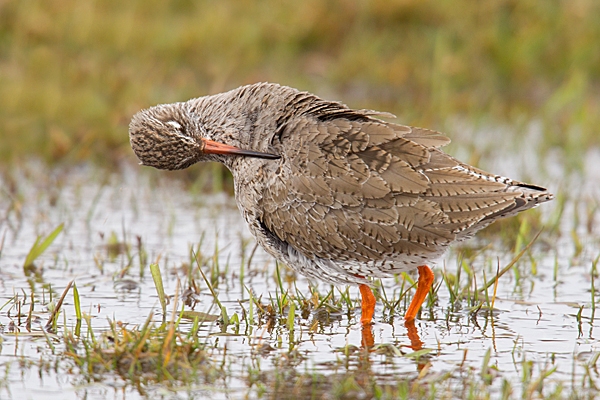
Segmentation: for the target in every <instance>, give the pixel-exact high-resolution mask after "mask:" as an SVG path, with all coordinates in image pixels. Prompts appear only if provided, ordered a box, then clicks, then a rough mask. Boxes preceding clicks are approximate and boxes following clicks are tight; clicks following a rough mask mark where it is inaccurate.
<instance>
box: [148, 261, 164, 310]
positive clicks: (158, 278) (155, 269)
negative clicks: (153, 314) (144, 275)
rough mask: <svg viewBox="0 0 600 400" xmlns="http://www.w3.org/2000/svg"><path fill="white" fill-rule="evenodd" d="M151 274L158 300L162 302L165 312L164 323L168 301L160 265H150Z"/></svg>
mask: <svg viewBox="0 0 600 400" xmlns="http://www.w3.org/2000/svg"><path fill="white" fill-rule="evenodd" d="M150 273H151V274H152V279H153V280H154V286H155V287H156V293H157V294H158V300H159V301H160V307H161V308H162V312H163V321H164V320H165V318H166V317H167V300H166V296H165V287H164V286H163V280H162V275H161V274H160V267H159V266H158V264H154V263H153V264H150Z"/></svg>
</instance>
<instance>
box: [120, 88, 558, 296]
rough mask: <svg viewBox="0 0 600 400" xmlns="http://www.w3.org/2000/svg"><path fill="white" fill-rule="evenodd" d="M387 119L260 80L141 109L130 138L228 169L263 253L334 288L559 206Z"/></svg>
mask: <svg viewBox="0 0 600 400" xmlns="http://www.w3.org/2000/svg"><path fill="white" fill-rule="evenodd" d="M382 115H383V116H386V117H389V115H387V114H381V113H378V112H375V111H370V110H353V109H350V108H348V107H346V106H345V105H343V104H341V103H337V102H331V101H325V100H322V99H320V98H318V97H317V96H315V95H312V94H310V93H306V92H300V91H297V90H295V89H292V88H289V87H285V86H279V85H276V84H267V83H261V84H255V85H249V86H243V87H240V88H238V89H235V90H232V91H230V92H227V93H222V94H218V95H214V96H206V97H201V98H198V99H193V100H190V101H187V102H184V103H175V104H165V105H159V106H156V107H152V108H149V109H147V110H143V111H141V112H139V113H138V114H136V115H135V116H134V117H133V119H132V121H131V125H130V130H129V133H130V139H131V145H132V147H133V150H134V151H135V153H136V154H137V156H138V158H139V159H140V160H141V162H142V164H144V165H149V166H153V167H156V168H162V169H180V168H186V167H188V166H190V165H192V164H194V163H196V162H198V161H219V162H222V163H223V164H225V165H226V166H227V167H228V168H229V169H230V170H231V172H232V174H233V177H234V182H235V192H236V200H237V204H238V207H239V209H240V211H241V212H242V214H243V216H244V218H245V219H246V221H247V223H248V225H249V227H250V230H251V232H252V234H253V235H254V236H255V237H256V239H257V241H258V242H259V243H260V244H261V245H262V246H263V247H264V248H265V250H266V251H267V252H269V253H270V254H271V255H273V256H274V257H276V258H278V259H279V260H281V261H283V262H285V263H286V264H287V265H289V266H290V267H291V268H293V269H295V270H297V271H298V272H300V273H301V274H304V275H306V276H308V277H310V278H314V279H319V280H323V281H327V282H332V283H343V284H368V283H369V278H371V277H384V276H389V275H391V274H394V273H398V272H401V271H407V270H410V269H413V268H416V267H417V266H421V265H425V264H428V263H430V262H432V261H435V259H437V258H439V257H440V256H441V254H442V253H443V252H444V251H445V249H446V248H447V247H448V245H450V244H451V243H452V242H454V241H456V240H461V239H464V238H466V237H468V236H470V235H472V234H473V233H475V232H476V231H477V230H479V229H481V228H483V227H485V226H487V225H488V224H489V223H491V222H493V221H495V220H497V219H499V218H502V217H506V216H510V215H514V214H516V213H518V212H520V211H523V210H526V209H529V208H531V207H534V206H535V205H537V204H539V203H541V202H544V201H548V200H550V199H551V198H552V195H551V194H550V193H548V192H547V191H546V189H544V188H542V187H538V186H534V185H529V184H525V183H521V182H517V181H513V180H511V179H508V178H504V177H501V176H497V175H493V174H489V173H487V172H484V171H481V170H479V169H476V168H474V167H471V166H469V165H467V164H464V163H462V162H460V161H458V160H456V159H455V158H453V157H451V156H449V155H447V154H445V153H443V152H442V151H441V150H440V148H441V147H442V146H444V145H446V144H447V143H449V141H450V140H449V139H448V138H447V137H446V136H444V135H442V134H441V133H439V132H435V131H431V130H428V129H422V128H414V127H409V126H403V125H397V124H393V123H389V122H384V121H382V120H381V119H378V118H377V117H378V116H382ZM220 145H226V146H225V147H222V148H221V147H219V146H220ZM419 305H420V304H419Z"/></svg>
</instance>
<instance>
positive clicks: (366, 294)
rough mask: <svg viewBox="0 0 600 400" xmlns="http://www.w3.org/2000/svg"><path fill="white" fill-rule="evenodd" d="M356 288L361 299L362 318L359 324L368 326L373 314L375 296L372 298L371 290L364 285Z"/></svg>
mask: <svg viewBox="0 0 600 400" xmlns="http://www.w3.org/2000/svg"><path fill="white" fill-rule="evenodd" d="M358 288H359V289H360V296H361V297H362V304H361V309H362V316H361V318H360V322H361V323H362V324H363V325H369V324H370V323H371V320H372V319H373V314H374V313H375V303H376V301H375V296H373V292H372V291H371V288H370V287H369V286H367V285H365V284H361V285H359V286H358Z"/></svg>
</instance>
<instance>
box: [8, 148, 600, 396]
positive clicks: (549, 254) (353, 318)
mask: <svg viewBox="0 0 600 400" xmlns="http://www.w3.org/2000/svg"><path fill="white" fill-rule="evenodd" d="M586 157H587V159H588V161H589V165H598V164H597V162H598V161H600V160H599V158H600V157H599V156H598V153H597V152H593V151H592V152H590V153H589V154H588V155H587V156H586ZM527 162H528V161H527V160H526V159H524V160H520V161H518V162H517V163H515V162H513V163H510V162H507V161H506V160H495V161H492V164H494V165H496V166H497V168H501V169H502V168H505V169H506V170H507V171H506V172H507V173H509V172H510V173H512V172H513V169H515V170H517V171H519V170H520V168H519V167H518V165H524V164H526V163H527ZM515 165H517V168H515ZM555 165H556V163H549V167H548V169H551V168H555ZM497 168H496V170H497ZM593 171H595V169H593V168H590V171H588V172H587V173H586V175H585V179H582V180H581V181H585V182H587V183H588V184H587V185H585V186H586V188H587V189H586V190H585V191H584V190H579V189H578V187H579V186H577V184H576V183H572V185H575V186H576V188H575V189H573V188H571V189H572V190H574V191H576V193H575V195H573V196H572V197H569V198H568V199H567V206H566V207H565V213H564V214H563V218H562V220H561V221H562V222H561V225H560V226H561V230H562V232H563V234H562V235H560V236H555V237H553V239H552V242H545V243H544V242H543V241H541V242H540V243H539V244H538V245H536V246H535V247H534V248H533V250H532V252H531V254H530V255H527V256H526V257H525V258H524V259H523V260H522V261H521V263H520V264H519V267H518V272H513V271H511V272H509V273H507V274H506V275H505V276H503V277H502V278H501V280H500V282H499V285H498V291H497V298H496V300H495V303H494V309H493V311H486V310H485V309H481V310H479V312H474V309H472V308H471V307H470V304H468V303H467V302H460V303H458V304H456V305H455V306H454V307H452V305H451V304H450V295H449V292H448V290H447V288H446V287H445V285H444V284H443V283H442V286H441V288H440V289H439V291H438V296H439V297H438V301H437V303H436V304H435V305H434V307H432V308H430V309H425V310H424V311H423V314H422V316H421V319H419V320H418V321H417V323H416V332H417V335H418V338H419V340H420V341H421V342H422V343H423V345H422V347H423V348H424V349H429V352H428V353H427V354H425V355H423V356H422V357H421V358H415V357H413V356H411V354H413V355H414V353H413V350H414V343H413V347H412V348H411V340H410V338H409V336H408V335H407V333H408V332H407V327H405V326H404V323H403V321H402V318H401V317H400V316H398V315H396V316H395V317H394V316H390V315H387V313H385V312H384V310H383V306H382V305H381V304H378V308H377V309H376V315H375V324H374V326H373V327H372V335H373V341H374V344H375V350H374V351H372V352H371V353H370V354H369V355H368V356H367V357H366V358H365V357H362V358H357V357H354V356H353V354H355V353H354V352H355V351H356V349H359V348H360V346H361V342H362V340H363V335H364V332H362V330H361V327H360V324H359V318H360V312H359V311H358V310H351V309H348V308H347V307H343V308H342V309H341V310H340V311H339V312H333V313H332V314H330V315H329V318H328V320H327V321H326V322H322V321H321V322H320V323H319V324H317V325H318V327H317V328H316V329H314V327H313V321H314V319H315V318H316V317H315V315H310V316H309V317H308V318H306V319H303V318H301V317H300V316H297V317H296V321H295V325H294V330H293V331H289V330H288V329H287V328H286V327H285V325H278V326H276V327H275V328H274V329H272V330H268V329H266V328H265V327H264V325H263V326H261V325H258V324H257V325H255V326H250V327H246V326H244V324H242V326H241V329H240V333H239V334H234V333H235V332H233V331H232V328H229V330H228V331H227V332H226V333H227V334H223V333H222V328H221V327H219V325H218V324H216V323H212V324H207V325H205V326H203V327H202V329H201V330H200V334H202V335H205V338H204V339H205V341H206V342H207V343H209V344H210V348H211V349H212V356H213V357H214V359H215V360H218V361H219V362H220V361H221V360H224V361H223V362H225V363H226V364H227V369H228V371H229V373H228V374H227V375H226V376H224V377H223V378H222V379H221V380H219V381H218V382H216V383H215V384H214V385H211V386H210V387H206V386H202V385H200V384H199V385H198V387H186V388H180V389H172V388H171V389H169V390H168V391H167V390H166V389H165V388H164V387H161V386H156V387H150V388H146V390H147V391H146V392H145V395H146V396H148V397H153V396H159V395H162V396H166V397H183V398H185V397H193V396H199V397H202V396H206V395H210V396H211V397H213V398H228V397H232V398H237V397H240V396H244V395H247V394H248V395H249V396H250V397H256V396H258V393H260V390H257V386H256V384H250V383H249V379H248V376H249V374H250V371H255V370H260V371H261V372H262V373H268V372H269V371H271V372H272V371H276V370H278V369H281V368H288V369H293V370H295V371H298V373H309V374H315V373H316V374H323V375H325V376H328V375H331V374H340V373H345V372H351V373H354V374H355V375H356V376H357V377H360V376H368V377H370V379H374V380H375V381H377V382H378V383H380V384H383V383H389V384H397V382H398V381H399V380H403V379H414V378H417V377H418V376H419V377H420V379H422V382H433V383H435V382H436V381H442V380H443V381H444V382H447V385H452V384H455V385H460V384H461V383H460V382H461V375H465V374H468V373H473V374H475V375H476V376H478V375H477V374H478V373H479V371H481V368H482V362H483V360H484V359H485V355H486V352H488V351H490V354H491V357H490V359H489V364H488V365H489V366H491V367H492V369H489V370H488V371H492V372H491V374H492V375H493V377H492V379H491V381H490V390H491V391H492V393H494V392H497V393H499V392H500V390H501V386H502V380H504V379H505V380H507V381H509V382H510V383H511V385H512V387H513V392H514V393H515V394H517V395H520V394H521V392H522V391H525V390H526V389H525V387H526V384H524V383H523V374H524V372H523V370H524V368H527V367H531V369H532V377H531V379H528V380H527V381H526V383H527V384H528V383H529V382H530V381H533V380H535V379H538V378H540V377H541V376H542V375H543V374H544V373H547V372H549V371H550V372H551V374H550V376H549V377H548V378H546V380H545V388H544V390H545V391H552V390H553V388H554V387H556V385H562V386H564V387H565V388H567V389H568V388H570V387H585V384H584V385H583V386H582V383H581V382H582V381H583V380H584V379H592V381H597V379H598V376H592V377H590V376H587V378H586V365H587V364H588V363H589V362H590V360H593V358H594V357H595V355H597V353H598V351H600V349H599V348H598V342H597V340H596V339H595V338H596V335H597V333H596V330H597V328H598V322H596V319H595V318H594V312H593V310H592V307H591V306H592V296H593V293H592V292H591V287H592V282H591V279H592V274H591V268H592V262H593V261H594V260H595V259H596V257H598V255H599V254H600V251H599V250H598V242H599V241H598V237H599V235H598V229H597V228H596V227H595V226H594V225H593V224H592V226H591V227H590V228H589V229H588V226H589V225H590V224H589V223H586V218H587V217H586V216H589V215H590V212H589V211H587V210H590V209H592V208H593V205H594V204H596V206H597V204H598V203H597V199H598V198H599V197H598V194H597V193H596V192H595V189H593V188H597V187H600V176H598V174H597V173H595V172H593ZM513 175H514V174H513ZM156 176H159V178H156ZM516 176H519V174H518V173H517V174H516ZM169 178H170V177H169V175H168V174H164V175H152V177H150V176H149V175H147V174H143V173H140V170H139V167H137V166H132V167H124V168H123V170H122V172H121V173H119V174H113V175H109V176H106V175H105V173H104V172H102V171H98V170H94V169H92V168H90V167H79V168H70V169H68V170H59V169H56V170H51V171H48V170H47V169H44V168H42V167H40V166H39V165H36V164H32V165H28V166H26V167H24V168H22V169H20V170H17V171H13V172H12V173H11V174H10V178H7V179H5V180H4V182H3V190H2V192H1V195H0V210H1V213H2V214H0V216H1V220H0V235H1V237H2V238H3V239H2V240H3V241H2V253H1V256H0V303H2V304H4V307H3V308H2V309H1V310H0V323H1V324H2V329H3V334H2V347H1V352H0V365H2V366H3V367H4V371H5V374H4V375H3V376H4V378H3V381H2V382H1V383H0V398H19V399H20V398H36V399H44V398H56V397H57V396H60V398H88V399H89V398H106V397H107V396H108V397H110V398H140V397H144V395H142V394H140V392H139V391H138V390H136V389H135V388H132V387H131V386H130V385H128V384H127V382H125V381H123V380H121V379H120V378H118V377H116V376H111V375H110V374H108V375H107V376H106V379H105V380H103V381H102V382H96V383H83V382H85V380H83V379H81V377H80V376H78V375H77V372H76V370H67V367H66V366H63V364H60V366H59V367H58V368H47V369H43V368H41V369H40V367H38V366H37V365H38V364H39V361H40V360H42V359H43V360H55V358H53V356H52V349H51V346H50V345H49V344H48V340H51V341H53V343H55V344H57V345H58V344H59V341H58V340H54V339H52V336H50V338H49V339H48V338H46V337H44V336H42V335H40V331H41V327H42V326H43V325H44V324H45V322H46V320H47V318H48V315H49V313H48V311H47V304H48V303H49V301H50V297H51V295H52V297H53V298H54V301H56V297H57V296H58V295H59V294H60V293H61V292H62V290H63V289H64V287H65V286H66V284H67V283H68V282H69V281H70V280H72V279H74V280H75V282H76V284H77V287H78V289H79V294H80V297H81V301H82V308H83V310H84V311H85V312H86V313H88V314H89V315H91V316H92V329H93V330H94V332H96V333H99V332H101V331H102V330H106V329H107V328H108V326H109V323H108V320H117V321H122V322H124V323H128V324H130V325H131V326H133V325H141V324H143V323H144V321H145V320H146V318H147V317H148V315H149V314H150V313H151V312H152V311H153V312H154V313H155V319H156V320H157V321H160V319H161V311H160V306H159V304H158V297H157V295H156V290H155V287H154V283H153V281H152V278H151V276H150V273H149V271H148V262H155V261H158V263H159V264H160V266H161V269H162V271H163V279H164V282H165V290H166V292H167V293H168V294H174V293H175V291H176V286H177V283H178V282H183V281H185V268H184V267H183V266H185V265H186V264H189V263H190V248H192V247H193V248H195V249H199V250H200V254H201V255H202V256H203V257H205V258H206V259H207V260H208V259H211V258H212V257H213V256H214V255H215V254H217V256H216V258H217V259H218V262H219V265H220V272H221V273H222V276H221V278H220V279H219V284H218V285H217V287H216V289H217V292H218V296H219V299H220V300H221V302H222V303H223V304H224V305H225V306H226V308H227V311H228V313H229V314H230V315H232V314H233V313H237V314H238V315H240V316H241V315H242V313H243V310H242V306H243V305H246V306H245V307H247V304H248V303H247V299H248V293H247V292H246V291H245V290H244V289H243V286H242V283H241V282H240V273H241V271H240V264H241V262H242V259H244V260H246V261H247V258H248V255H249V254H250V252H251V250H252V248H253V241H252V238H251V236H250V234H249V232H248V230H247V229H246V227H245V226H244V224H243V221H242V218H241V217H240V216H239V213H238V210H237V207H236V206H235V203H234V202H233V199H231V198H229V197H227V196H225V195H211V196H205V195H200V194H191V193H189V192H187V191H186V190H184V188H183V187H182V186H181V184H180V183H178V182H176V181H172V180H170V179H169ZM573 182H574V180H573ZM540 183H544V182H543V180H542V182H540ZM546 183H548V179H547V180H546ZM560 185H561V187H563V188H564V187H566V184H564V183H560ZM574 199H579V200H577V201H574ZM554 203H556V202H554ZM553 207H556V206H555V205H553V204H551V205H545V206H544V209H543V210H542V214H543V215H542V220H543V221H547V220H550V219H551V218H552V216H553V215H554V212H555V208H553ZM592 214H593V213H592ZM575 215H578V216H579V217H580V218H579V219H578V220H577V218H575ZM61 223H64V230H63V232H62V233H61V234H60V235H59V236H58V238H57V239H56V241H55V242H54V243H53V244H52V245H51V246H50V247H49V248H48V250H47V251H46V252H45V253H44V254H43V255H42V256H41V257H40V258H39V259H38V260H36V263H35V265H36V268H35V270H34V271H33V272H35V273H31V271H28V272H26V271H24V269H23V262H24V259H25V257H26V255H27V253H28V251H29V249H30V247H31V245H32V244H33V242H34V241H35V239H36V237H37V236H38V235H42V236H44V235H47V234H48V233H49V232H51V231H52V230H53V229H54V228H55V227H56V226H58V225H59V224H61ZM573 231H574V232H577V234H578V235H579V237H578V240H579V241H580V242H581V245H582V250H581V251H580V252H579V253H578V254H576V246H574V239H573V235H572V234H571V232H573ZM111 237H112V238H113V239H111ZM111 243H112V244H111ZM115 243H116V244H115ZM119 244H126V245H128V246H129V247H128V250H125V249H124V248H123V247H120V245H119ZM140 252H145V253H146V254H147V259H146V260H143V259H140V256H139V254H140ZM512 257H513V254H512V253H510V251H509V250H507V249H506V248H503V247H502V246H501V245H499V244H497V246H490V247H488V248H486V249H485V250H484V251H482V252H481V253H480V255H479V256H477V257H476V258H474V259H473V260H472V261H471V267H472V268H474V269H475V273H476V276H477V279H478V280H479V282H482V281H483V274H484V273H485V274H486V276H487V277H488V279H489V277H491V276H493V274H494V273H495V271H496V264H497V262H498V261H499V262H500V265H501V266H504V265H506V264H507V263H508V262H510V260H511V259H512ZM459 258H460V257H459V255H458V252H457V251H450V252H449V253H447V254H446V256H445V257H444V259H443V260H442V262H441V263H440V265H438V266H437V269H435V268H434V269H435V271H436V281H437V282H438V283H439V282H442V279H441V276H440V272H441V271H442V269H443V268H445V269H446V270H447V271H450V272H452V271H456V270H457V268H458V266H457V265H458V260H459ZM210 262H214V260H213V261H210ZM533 264H535V268H536V269H537V273H535V274H534V273H532V272H531V271H532V266H533ZM274 271H275V262H274V261H273V260H272V259H271V258H270V257H269V256H268V255H266V254H265V253H264V252H262V251H261V250H260V249H258V250H257V251H256V253H255V254H254V256H253V258H252V264H251V266H250V268H249V269H245V270H244V272H243V273H244V279H243V283H244V284H245V285H246V286H247V287H248V288H250V289H251V290H252V291H253V292H254V293H255V295H256V296H257V297H258V296H261V295H262V296H263V299H269V296H272V297H275V296H276V287H277V283H276V279H275V272H274ZM383 286H384V287H385V290H386V295H387V297H388V298H394V299H398V298H399V297H400V287H399V285H398V284H397V283H396V282H395V281H394V280H392V279H389V280H385V281H384V282H383ZM596 286H598V285H596ZM296 287H297V288H298V290H299V291H300V292H303V293H304V294H305V295H306V296H309V293H310V292H309V282H307V281H306V280H304V279H303V278H302V277H298V279H297V281H296ZM318 288H319V291H320V292H321V293H326V292H327V291H328V290H329V289H330V287H329V286H326V285H321V286H318ZM290 289H291V290H292V291H295V289H294V288H293V287H290ZM342 289H343V288H342ZM32 292H33V293H34V297H35V300H36V304H35V309H34V315H35V316H37V317H38V318H37V320H36V323H34V326H33V327H32V328H31V331H32V332H34V333H29V332H28V330H27V329H26V327H25V326H24V324H23V323H22V319H24V318H23V317H21V319H19V317H18V315H17V314H18V311H19V310H18V309H17V308H16V307H15V306H14V304H15V301H14V298H15V296H19V298H20V299H22V298H23V297H24V296H25V295H27V296H29V295H30V294H31V293H32ZM334 293H335V294H336V296H339V292H337V291H334ZM490 293H491V292H490ZM350 294H351V298H352V299H354V300H356V299H358V290H357V289H356V288H351V289H350ZM197 300H198V303H197V305H196V307H195V310H196V311H204V312H209V313H213V314H218V311H217V310H216V308H215V307H214V304H213V300H212V296H211V295H210V293H209V292H208V290H207V289H206V288H205V287H202V288H201V293H200V295H199V296H198V298H197ZM240 300H241V302H240ZM266 302H268V300H267V301H266ZM479 303H481V301H480V302H479ZM355 304H356V305H358V304H359V303H358V302H355ZM63 307H64V309H63V314H62V315H61V317H60V321H62V322H61V323H64V321H66V323H67V326H69V327H72V326H74V324H75V322H74V320H75V313H74V310H73V301H72V296H67V299H66V303H65V305H63ZM246 311H247V310H246ZM28 312H29V304H28V303H26V306H24V309H22V310H21V314H22V315H25V318H26V314H27V313H28ZM311 327H312V328H311ZM181 329H189V324H186V323H183V324H182V326H181ZM15 331H19V334H18V335H17V334H15ZM58 335H60V332H59V333H58ZM407 355H408V356H407ZM282 360H287V361H286V362H285V363H283V361H282ZM28 362H29V363H32V364H33V365H35V366H34V367H27V366H26V365H27V363H28ZM282 363H283V364H282ZM284 364H285V365H284ZM423 368H425V371H423ZM0 379H2V376H0ZM452 390H455V389H452Z"/></svg>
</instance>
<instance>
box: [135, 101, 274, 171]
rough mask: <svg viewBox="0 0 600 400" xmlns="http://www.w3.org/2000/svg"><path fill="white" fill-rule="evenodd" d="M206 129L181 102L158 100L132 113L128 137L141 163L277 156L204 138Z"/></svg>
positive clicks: (173, 164)
mask: <svg viewBox="0 0 600 400" xmlns="http://www.w3.org/2000/svg"><path fill="white" fill-rule="evenodd" d="M207 136H208V135H207V132H206V130H205V128H204V127H203V126H202V124H201V123H200V122H199V121H198V119H197V118H196V116H195V115H194V114H193V113H192V112H190V111H188V109H187V108H186V107H185V103H173V104H162V105H158V106H154V107H151V108H148V109H145V110H142V111H140V112H138V113H137V114H135V115H134V116H133V118H132V119H131V123H130V124H129V141H130V143H131V147H132V149H133V151H134V152H135V154H136V155H137V157H138V158H139V160H140V161H141V163H142V164H143V165H148V166H151V167H155V168H158V169H168V170H176V169H183V168H187V167H189V166H190V165H192V164H195V163H197V162H199V161H210V160H219V157H215V155H228V156H245V157H257V158H265V159H277V158H279V156H277V155H274V154H269V153H263V152H259V151H253V150H245V149H241V148H238V147H236V146H231V145H228V144H226V143H221V142H219V141H215V140H211V139H209V138H207Z"/></svg>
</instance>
